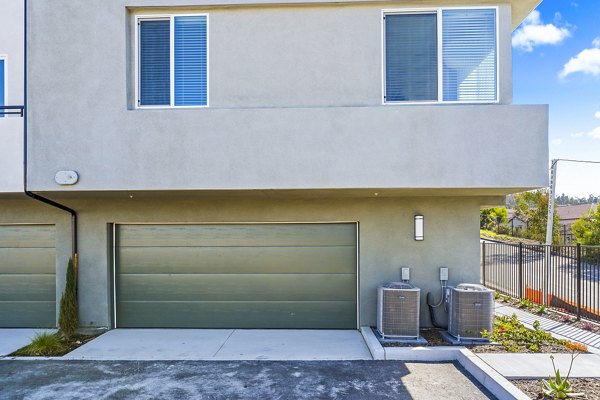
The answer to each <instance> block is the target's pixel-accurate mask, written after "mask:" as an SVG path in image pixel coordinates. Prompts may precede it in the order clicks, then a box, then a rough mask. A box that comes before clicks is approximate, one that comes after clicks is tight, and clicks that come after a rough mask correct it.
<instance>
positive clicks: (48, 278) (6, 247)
mask: <svg viewBox="0 0 600 400" xmlns="http://www.w3.org/2000/svg"><path fill="white" fill-rule="evenodd" d="M55 241H56V240H55V227H54V226H53V225H0V327H6V328H37V327H54V326H56V250H55Z"/></svg>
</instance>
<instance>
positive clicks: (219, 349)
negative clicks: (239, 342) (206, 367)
mask: <svg viewBox="0 0 600 400" xmlns="http://www.w3.org/2000/svg"><path fill="white" fill-rule="evenodd" d="M235 331H236V330H235V329H232V330H231V333H230V334H229V336H227V339H225V340H224V341H223V343H221V346H220V347H219V348H218V349H217V351H215V354H213V356H212V358H215V357H216V356H217V354H218V353H219V352H220V351H221V349H222V348H223V346H225V343H227V341H228V340H229V338H230V337H231V335H233V332H235Z"/></svg>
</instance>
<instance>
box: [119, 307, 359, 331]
mask: <svg viewBox="0 0 600 400" xmlns="http://www.w3.org/2000/svg"><path fill="white" fill-rule="evenodd" d="M149 313H151V314H149ZM181 314H184V315H185V316H186V318H185V319H182V318H180V315H181ZM117 315H121V316H127V319H124V318H118V321H117V324H118V326H128V327H132V328H159V327H162V328H239V327H244V328H265V327H268V328H287V329H295V328H303V329H311V328H312V329H355V328H356V303H355V302H312V301H311V302H277V303H273V302H200V303H195V302H191V303H190V302H172V303H164V302H157V303H136V302H124V303H121V304H120V307H119V309H118V310H117ZM157 315H160V316H161V317H160V318H156V316H157Z"/></svg>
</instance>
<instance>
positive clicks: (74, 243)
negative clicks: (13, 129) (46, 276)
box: [23, 0, 79, 290]
mask: <svg viewBox="0 0 600 400" xmlns="http://www.w3.org/2000/svg"><path fill="white" fill-rule="evenodd" d="M23 105H24V107H23V191H24V192H25V194H26V195H27V196H29V197H31V198H32V199H34V200H37V201H40V202H42V203H45V204H48V205H49V206H52V207H55V208H58V209H60V210H63V211H66V212H68V213H69V214H71V257H72V259H73V270H74V275H75V290H77V276H78V273H77V272H78V264H79V262H78V261H79V259H78V253H77V213H76V212H75V210H73V209H72V208H69V207H67V206H65V205H63V204H60V203H57V202H55V201H53V200H50V199H47V198H45V197H42V196H40V195H39V194H36V193H33V192H31V191H29V190H27V113H28V107H27V0H23Z"/></svg>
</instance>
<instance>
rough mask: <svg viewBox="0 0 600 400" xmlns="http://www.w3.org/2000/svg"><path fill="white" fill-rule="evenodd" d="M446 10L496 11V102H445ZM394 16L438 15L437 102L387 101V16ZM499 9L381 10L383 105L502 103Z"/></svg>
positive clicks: (438, 8) (437, 8) (491, 7)
mask: <svg viewBox="0 0 600 400" xmlns="http://www.w3.org/2000/svg"><path fill="white" fill-rule="evenodd" d="M444 10H495V19H496V30H495V35H496V58H495V62H496V76H495V85H496V98H495V99H494V100H467V101H465V100H457V101H449V100H446V101H445V100H444V91H443V90H444V88H443V84H444V79H443V78H444V62H443V35H442V30H443V22H442V17H443V11H444ZM393 14H436V17H437V37H436V39H437V61H438V66H437V83H438V92H437V98H438V99H437V100H423V101H414V100H412V101H388V100H386V58H385V53H386V36H385V24H386V19H385V17H386V15H393ZM498 14H499V7H498V6H480V7H479V6H469V7H422V8H392V9H383V10H381V78H382V80H381V104H382V105H419V104H421V105H429V104H498V103H499V102H500V37H499V32H500V29H499V26H498V21H499V15H498Z"/></svg>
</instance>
